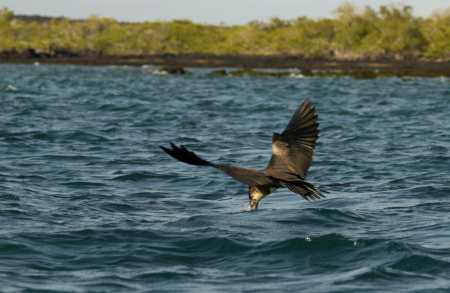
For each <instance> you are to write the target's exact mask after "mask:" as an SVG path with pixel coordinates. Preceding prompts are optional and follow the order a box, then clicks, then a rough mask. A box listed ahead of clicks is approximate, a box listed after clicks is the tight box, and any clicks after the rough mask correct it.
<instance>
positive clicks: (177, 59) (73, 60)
mask: <svg viewBox="0 0 450 293" xmlns="http://www.w3.org/2000/svg"><path fill="white" fill-rule="evenodd" d="M35 62H39V64H79V65H94V66H102V65H128V66H142V65H155V66H167V67H206V68H273V69H287V68H298V69H311V70H325V71H327V70H328V71H330V70H331V71H336V70H343V71H346V72H351V71H370V72H376V73H387V74H400V75H405V74H406V75H412V76H450V61H441V62H439V61H433V60H392V59H385V60H335V59H333V58H319V57H317V58H305V57H302V56H245V55H213V54H196V53H194V54H179V55H175V54H170V53H168V54H155V55H140V56H107V55H103V54H101V53H100V52H95V51H84V52H69V51H65V50H54V51H53V52H52V53H51V54H49V53H46V52H39V51H37V50H34V49H28V50H24V51H17V50H11V51H1V52H0V64H1V63H24V64H33V63H35Z"/></svg>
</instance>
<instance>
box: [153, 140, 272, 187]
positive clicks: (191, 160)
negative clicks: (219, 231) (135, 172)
mask: <svg viewBox="0 0 450 293" xmlns="http://www.w3.org/2000/svg"><path fill="white" fill-rule="evenodd" d="M171 145H172V150H170V149H168V148H165V147H163V146H160V148H161V149H162V150H163V151H165V152H166V153H168V154H169V155H171V156H172V157H173V158H175V159H177V160H179V161H181V162H184V163H187V164H191V165H196V166H211V167H214V168H216V169H218V170H219V171H222V172H223V173H225V174H227V175H229V176H231V177H233V178H234V179H236V180H237V181H239V182H241V183H244V184H246V185H250V186H256V185H267V186H275V187H279V186H280V185H279V184H277V183H276V181H274V180H272V179H271V178H269V176H267V175H266V174H265V173H263V172H261V171H258V170H254V169H248V168H242V167H236V166H230V165H221V164H214V163H211V162H208V161H206V160H203V159H202V158H200V157H199V156H197V155H196V154H195V153H194V152H191V151H189V150H187V149H186V148H185V147H184V146H181V147H177V146H176V145H174V144H173V143H171Z"/></svg>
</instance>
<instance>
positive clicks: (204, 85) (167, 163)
mask: <svg viewBox="0 0 450 293" xmlns="http://www.w3.org/2000/svg"><path fill="white" fill-rule="evenodd" d="M145 70H147V69H142V68H136V67H83V66H69V65H65V66H50V65H49V66H47V65H46V66H44V65H41V66H32V65H0V223H1V224H0V291H1V292H281V291H284V292H299V291H305V292H386V291H388V292H449V290H450V167H449V166H450V153H449V149H450V116H449V115H450V82H449V80H448V79H444V78H441V79H415V80H409V81H404V80H402V79H398V78H379V79H372V80H355V79H353V78H343V77H339V78H303V79H295V78H268V77H246V76H243V77H228V76H207V75H206V73H207V72H210V71H212V70H211V69H190V70H191V71H193V73H194V74H192V75H185V76H175V75H170V76H169V75H166V76H160V75H154V74H149V73H148V72H145ZM306 98H307V99H310V100H311V101H312V103H313V105H314V106H315V107H316V112H317V114H318V115H319V123H320V130H321V132H320V138H319V140H318V144H317V146H316V150H315V155H314V162H313V164H312V166H311V168H310V170H309V172H308V180H309V181H311V182H317V183H324V184H327V183H343V182H351V183H352V184H351V185H350V186H342V187H329V188H327V190H328V191H330V194H328V195H327V198H326V199H321V200H318V201H315V202H307V201H305V200H304V199H302V198H301V197H300V196H299V195H296V194H294V193H292V192H290V191H288V190H286V189H284V190H283V189H279V190H278V191H276V192H275V193H274V194H271V195H269V196H268V197H266V198H265V199H263V200H262V201H261V202H260V204H259V209H258V210H256V211H250V212H249V211H247V208H248V188H247V186H244V185H242V184H241V183H239V182H237V181H235V180H233V179H232V178H231V177H228V176H226V175H224V174H222V173H221V172H218V171H217V170H215V169H212V168H208V167H196V166H191V165H187V164H184V163H181V162H179V161H176V160H174V159H172V158H171V157H169V156H168V155H167V154H165V153H164V152H163V151H162V150H161V149H160V148H159V146H160V145H163V146H169V143H170V142H174V143H176V144H183V145H185V146H186V147H187V148H188V149H190V150H193V151H195V152H196V153H197V154H199V155H200V156H202V157H204V158H205V159H207V160H210V161H213V162H216V163H223V164H231V165H237V166H242V167H248V168H254V169H260V170H262V169H264V168H265V166H266V165H267V163H268V160H269V158H270V154H271V138H272V133H273V132H274V131H277V132H281V131H283V129H284V128H285V127H286V125H287V123H288V121H289V119H290V118H291V116H292V114H293V113H294V111H295V110H296V109H297V107H298V106H299V105H300V104H301V103H302V102H303V101H304V100H305V99H306Z"/></svg>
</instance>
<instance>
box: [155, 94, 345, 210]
mask: <svg viewBox="0 0 450 293" xmlns="http://www.w3.org/2000/svg"><path fill="white" fill-rule="evenodd" d="M311 104H312V103H311V101H309V100H308V99H306V100H305V101H304V102H303V103H302V104H301V105H300V106H299V107H298V109H297V111H295V113H294V115H293V116H292V118H291V120H290V121H289V123H288V125H287V127H286V128H285V129H284V131H283V132H282V133H281V134H280V133H277V132H274V133H273V136H272V155H271V157H270V161H269V164H268V165H267V167H266V168H265V169H264V171H259V170H255V169H249V168H243V167H237V166H231V165H223V164H215V163H212V162H209V161H207V160H204V159H202V158H200V157H199V156H197V155H196V154H195V153H194V152H192V151H189V150H187V149H186V148H185V147H184V146H183V145H180V147H178V146H176V145H175V144H173V143H170V144H171V146H172V149H168V148H165V147H163V146H160V148H161V149H162V150H163V151H165V152H166V153H167V154H169V155H170V156H172V157H173V158H175V159H177V160H179V161H181V162H184V163H187V164H190V165H196V166H209V167H213V168H216V169H217V170H219V171H221V172H223V173H225V174H227V175H229V176H231V177H233V178H234V179H236V180H237V181H239V182H241V183H243V184H245V185H248V186H249V188H248V196H249V208H248V210H249V211H250V210H256V209H257V208H258V203H259V202H260V201H261V200H262V199H263V198H265V197H266V196H267V195H269V194H271V193H273V192H274V191H275V190H277V189H278V188H287V189H289V190H290V191H292V192H294V193H297V194H299V195H301V196H302V197H303V198H304V199H306V200H307V201H310V200H314V201H315V200H316V199H320V198H325V195H324V193H329V192H328V191H326V190H323V189H321V188H319V186H320V187H322V186H342V185H349V184H350V183H340V184H329V185H325V184H317V183H311V182H307V181H306V173H307V172H308V169H309V167H310V166H311V164H312V161H313V153H314V148H315V146H316V141H317V139H318V138H319V136H318V134H319V132H320V130H319V129H318V127H319V123H317V119H318V115H317V114H315V110H316V109H315V107H312V105H311Z"/></svg>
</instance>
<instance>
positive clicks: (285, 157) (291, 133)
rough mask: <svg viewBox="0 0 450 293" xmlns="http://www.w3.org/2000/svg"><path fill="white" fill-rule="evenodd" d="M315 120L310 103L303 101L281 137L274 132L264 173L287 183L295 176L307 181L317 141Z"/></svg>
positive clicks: (313, 110) (313, 109) (317, 131)
mask: <svg viewBox="0 0 450 293" xmlns="http://www.w3.org/2000/svg"><path fill="white" fill-rule="evenodd" d="M317 118H318V116H317V115H315V108H314V107H313V108H311V102H310V101H308V100H306V101H305V102H304V103H303V104H301V105H300V107H299V108H298V109H297V111H296V112H295V114H294V116H293V117H292V119H291V121H290V122H289V124H288V126H287V127H286V129H285V130H284V131H283V132H282V133H281V134H279V133H276V132H274V133H273V138H272V157H271V158H270V161H269V164H268V165H267V167H266V169H265V170H264V173H266V174H268V175H270V176H272V177H274V178H279V179H283V180H288V181H293V180H295V179H296V178H297V177H298V178H301V179H303V180H305V179H306V172H308V169H309V167H310V166H311V163H312V157H313V153H314V151H313V150H314V147H315V146H316V140H317V139H318V138H319V137H318V134H319V130H318V129H317V128H318V127H319V123H317ZM294 192H295V191H294Z"/></svg>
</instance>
